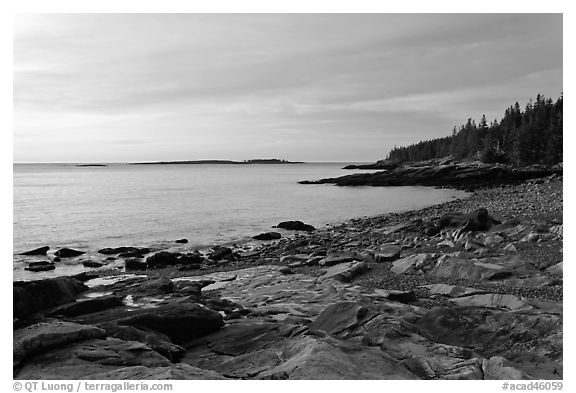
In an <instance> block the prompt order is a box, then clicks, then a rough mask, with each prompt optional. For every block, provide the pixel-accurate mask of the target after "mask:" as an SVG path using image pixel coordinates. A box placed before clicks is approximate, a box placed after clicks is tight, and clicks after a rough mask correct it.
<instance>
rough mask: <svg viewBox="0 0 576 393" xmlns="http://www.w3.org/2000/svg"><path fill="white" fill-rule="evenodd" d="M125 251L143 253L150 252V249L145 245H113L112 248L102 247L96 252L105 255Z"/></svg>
mask: <svg viewBox="0 0 576 393" xmlns="http://www.w3.org/2000/svg"><path fill="white" fill-rule="evenodd" d="M127 252H132V253H138V254H141V255H145V254H149V253H150V249H149V248H147V247H114V248H103V249H101V250H98V253H100V254H106V255H112V254H121V253H127Z"/></svg>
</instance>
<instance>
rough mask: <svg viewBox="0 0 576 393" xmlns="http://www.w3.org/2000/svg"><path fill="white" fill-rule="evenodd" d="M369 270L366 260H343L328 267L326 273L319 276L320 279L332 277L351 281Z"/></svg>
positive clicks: (344, 281) (345, 281) (342, 280)
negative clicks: (343, 261)
mask: <svg viewBox="0 0 576 393" xmlns="http://www.w3.org/2000/svg"><path fill="white" fill-rule="evenodd" d="M368 270H370V267H369V266H368V264H367V263H366V262H358V261H354V262H345V263H339V264H338V265H334V266H332V267H330V268H329V269H328V270H327V271H326V273H325V274H324V275H323V276H321V277H320V281H324V280H328V279H334V280H336V281H340V282H343V283H347V282H350V281H352V279H353V278H354V277H356V276H359V275H360V274H362V273H365V272H367V271H368Z"/></svg>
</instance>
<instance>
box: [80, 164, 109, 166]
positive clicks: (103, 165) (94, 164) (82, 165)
mask: <svg viewBox="0 0 576 393" xmlns="http://www.w3.org/2000/svg"><path fill="white" fill-rule="evenodd" d="M76 166H108V165H106V164H76Z"/></svg>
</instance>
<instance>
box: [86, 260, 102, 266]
mask: <svg viewBox="0 0 576 393" xmlns="http://www.w3.org/2000/svg"><path fill="white" fill-rule="evenodd" d="M82 265H84V267H89V268H99V267H102V266H104V264H103V263H102V262H98V261H92V260H88V261H83V262H82Z"/></svg>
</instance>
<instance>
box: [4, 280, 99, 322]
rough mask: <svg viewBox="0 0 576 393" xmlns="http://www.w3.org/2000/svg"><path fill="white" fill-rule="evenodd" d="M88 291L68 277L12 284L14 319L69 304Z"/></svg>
mask: <svg viewBox="0 0 576 393" xmlns="http://www.w3.org/2000/svg"><path fill="white" fill-rule="evenodd" d="M87 290H88V287H87V286H85V285H84V284H83V283H82V282H80V281H78V280H76V279H74V278H70V277H57V278H50V279H45V280H37V281H15V282H14V283H13V301H14V303H13V310H14V317H15V318H25V317H28V316H31V315H32V314H34V313H36V312H38V311H41V310H45V309H48V308H51V307H55V306H59V305H62V304H64V303H69V302H72V301H74V300H75V298H76V297H77V296H78V295H79V294H80V293H82V292H85V291H87Z"/></svg>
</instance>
